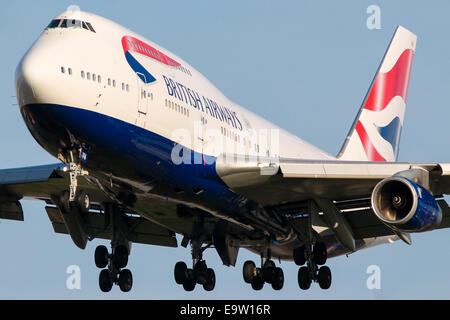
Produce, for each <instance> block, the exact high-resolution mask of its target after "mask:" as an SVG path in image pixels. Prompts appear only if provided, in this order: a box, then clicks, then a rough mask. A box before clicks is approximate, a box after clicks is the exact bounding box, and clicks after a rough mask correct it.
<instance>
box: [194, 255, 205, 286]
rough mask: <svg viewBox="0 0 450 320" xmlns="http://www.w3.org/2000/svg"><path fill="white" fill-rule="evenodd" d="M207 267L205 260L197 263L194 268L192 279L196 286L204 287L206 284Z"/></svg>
mask: <svg viewBox="0 0 450 320" xmlns="http://www.w3.org/2000/svg"><path fill="white" fill-rule="evenodd" d="M207 270H208V267H207V266H206V261H205V260H200V261H198V262H197V263H196V264H195V266H194V279H195V281H196V282H197V283H198V284H201V285H204V284H206V283H207V281H208V279H207V274H206V272H207Z"/></svg>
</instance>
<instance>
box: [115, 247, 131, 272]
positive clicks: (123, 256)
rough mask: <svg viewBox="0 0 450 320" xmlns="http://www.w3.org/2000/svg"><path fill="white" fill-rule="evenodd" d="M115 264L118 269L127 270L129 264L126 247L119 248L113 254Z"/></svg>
mask: <svg viewBox="0 0 450 320" xmlns="http://www.w3.org/2000/svg"><path fill="white" fill-rule="evenodd" d="M113 263H114V265H115V266H116V268H118V269H122V268H125V267H126V266H127V264H128V250H127V248H126V247H125V246H124V245H120V246H117V247H116V248H115V249H114V253H113Z"/></svg>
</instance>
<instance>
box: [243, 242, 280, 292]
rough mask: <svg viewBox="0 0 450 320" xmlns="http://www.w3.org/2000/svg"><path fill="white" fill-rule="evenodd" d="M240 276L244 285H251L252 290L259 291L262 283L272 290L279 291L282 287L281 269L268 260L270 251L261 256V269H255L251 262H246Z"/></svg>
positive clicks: (262, 285)
mask: <svg viewBox="0 0 450 320" xmlns="http://www.w3.org/2000/svg"><path fill="white" fill-rule="evenodd" d="M242 275H243V277H244V281H245V282H246V283H249V284H251V286H252V288H253V290H261V289H262V288H263V287H264V283H268V284H270V285H272V289H274V290H281V289H282V288H283V285H284V273H283V269H281V268H280V267H277V266H276V265H275V262H273V260H271V258H270V250H267V255H265V256H264V255H263V254H261V267H260V268H257V267H256V265H255V263H254V262H253V261H250V260H248V261H246V262H245V263H244V266H243V267H242Z"/></svg>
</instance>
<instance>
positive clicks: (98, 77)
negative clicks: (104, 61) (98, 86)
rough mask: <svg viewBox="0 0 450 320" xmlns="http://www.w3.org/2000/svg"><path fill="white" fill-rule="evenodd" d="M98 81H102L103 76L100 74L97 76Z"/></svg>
mask: <svg viewBox="0 0 450 320" xmlns="http://www.w3.org/2000/svg"><path fill="white" fill-rule="evenodd" d="M97 81H98V83H102V76H100V75H98V76H97Z"/></svg>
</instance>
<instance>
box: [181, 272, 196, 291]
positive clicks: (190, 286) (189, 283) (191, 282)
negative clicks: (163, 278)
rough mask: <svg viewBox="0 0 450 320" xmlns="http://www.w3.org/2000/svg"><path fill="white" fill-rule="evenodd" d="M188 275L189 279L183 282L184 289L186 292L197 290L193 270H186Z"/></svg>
mask: <svg viewBox="0 0 450 320" xmlns="http://www.w3.org/2000/svg"><path fill="white" fill-rule="evenodd" d="M186 274H187V277H186V279H185V280H184V282H183V288H184V290H186V291H193V290H194V289H195V285H196V282H195V279H194V277H193V276H192V275H193V270H192V269H187V270H186Z"/></svg>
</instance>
